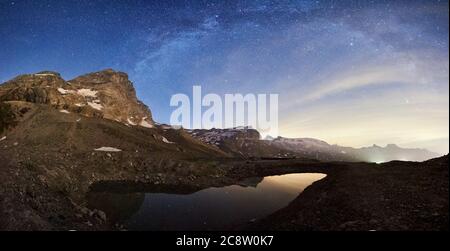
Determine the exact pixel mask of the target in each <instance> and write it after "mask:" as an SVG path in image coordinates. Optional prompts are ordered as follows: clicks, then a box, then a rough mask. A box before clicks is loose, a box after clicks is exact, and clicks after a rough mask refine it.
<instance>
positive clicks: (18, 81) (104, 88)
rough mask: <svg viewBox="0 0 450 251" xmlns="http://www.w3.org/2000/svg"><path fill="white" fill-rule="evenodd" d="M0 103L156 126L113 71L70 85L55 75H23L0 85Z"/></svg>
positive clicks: (124, 77) (125, 77) (131, 89)
mask: <svg viewBox="0 0 450 251" xmlns="http://www.w3.org/2000/svg"><path fill="white" fill-rule="evenodd" d="M0 101H26V102H32V103H40V104H48V105H51V106H53V107H55V108H57V109H64V110H66V111H68V112H74V113H79V114H82V115H85V116H91V117H102V118H106V119H111V120H115V121H117V122H122V123H126V124H129V125H142V126H145V127H151V126H152V125H153V120H152V115H151V112H150V110H149V109H148V107H147V106H146V105H144V104H143V103H142V102H141V101H139V100H138V99H137V97H136V91H135V89H134V87H133V84H132V83H131V81H130V80H129V79H128V75H127V74H126V73H124V72H119V71H114V70H113V69H106V70H102V71H98V72H93V73H88V74H85V75H82V76H79V77H77V78H75V79H73V80H70V81H65V80H64V79H62V78H61V76H60V74H59V73H57V72H53V71H41V72H38V73H35V74H25V75H20V76H18V77H16V78H14V79H12V80H10V81H7V82H6V83H4V84H2V85H0Z"/></svg>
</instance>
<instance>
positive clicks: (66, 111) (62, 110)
mask: <svg viewBox="0 0 450 251" xmlns="http://www.w3.org/2000/svg"><path fill="white" fill-rule="evenodd" d="M59 112H62V113H70V112H69V111H68V110H64V109H61V110H59Z"/></svg>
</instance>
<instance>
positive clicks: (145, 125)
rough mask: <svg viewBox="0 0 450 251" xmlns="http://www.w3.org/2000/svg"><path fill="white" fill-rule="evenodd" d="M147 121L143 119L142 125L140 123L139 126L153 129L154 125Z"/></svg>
mask: <svg viewBox="0 0 450 251" xmlns="http://www.w3.org/2000/svg"><path fill="white" fill-rule="evenodd" d="M145 119H146V118H142V120H141V123H139V125H140V126H142V127H147V128H153V125H152V124H150V123H148V122H147V121H146V120H145Z"/></svg>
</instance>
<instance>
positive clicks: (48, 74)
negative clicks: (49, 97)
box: [33, 73, 56, 77]
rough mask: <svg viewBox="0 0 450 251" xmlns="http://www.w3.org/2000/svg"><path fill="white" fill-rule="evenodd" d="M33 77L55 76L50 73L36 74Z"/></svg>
mask: <svg viewBox="0 0 450 251" xmlns="http://www.w3.org/2000/svg"><path fill="white" fill-rule="evenodd" d="M33 75H34V76H39V77H42V76H56V75H55V74H51V73H36V74H33Z"/></svg>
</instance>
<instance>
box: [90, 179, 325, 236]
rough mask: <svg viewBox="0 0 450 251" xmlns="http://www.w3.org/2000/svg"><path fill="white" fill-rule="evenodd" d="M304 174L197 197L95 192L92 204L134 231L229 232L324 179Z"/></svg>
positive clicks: (247, 183) (246, 183)
mask: <svg viewBox="0 0 450 251" xmlns="http://www.w3.org/2000/svg"><path fill="white" fill-rule="evenodd" d="M325 176H326V175H325V174H320V173H299V174H286V175H280V176H267V177H258V178H251V179H246V180H243V181H241V182H239V183H238V184H237V185H231V186H226V187H219V188H214V187H211V188H207V189H204V190H201V191H198V192H195V193H191V194H173V193H170V192H167V193H166V192H164V193H163V192H161V191H159V190H158V192H157V193H152V192H148V191H146V192H145V193H119V192H117V191H114V193H108V192H98V191H97V192H91V193H90V194H89V195H88V201H89V205H90V207H91V208H97V209H100V210H102V211H105V213H106V214H107V215H108V218H109V219H110V220H113V221H119V222H122V223H123V224H124V225H125V226H126V227H127V228H128V229H131V230H226V229H230V228H232V227H234V226H236V225H240V224H244V223H246V222H249V221H252V220H254V219H258V218H261V217H264V216H267V215H269V214H271V213H273V212H275V211H277V210H278V209H281V208H283V207H286V206H287V205H288V204H289V203H290V202H291V201H292V200H293V199H295V198H296V197H297V196H298V195H299V194H300V193H301V192H302V191H303V190H304V189H305V188H306V187H307V186H309V185H310V184H312V183H313V182H314V181H317V180H320V179H322V178H324V177H325Z"/></svg>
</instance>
